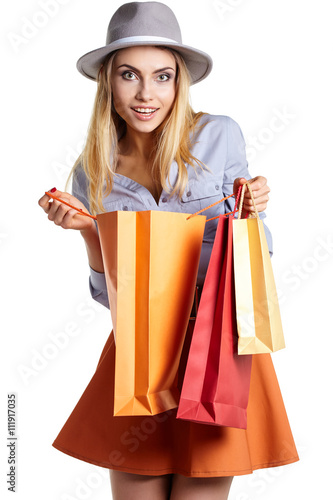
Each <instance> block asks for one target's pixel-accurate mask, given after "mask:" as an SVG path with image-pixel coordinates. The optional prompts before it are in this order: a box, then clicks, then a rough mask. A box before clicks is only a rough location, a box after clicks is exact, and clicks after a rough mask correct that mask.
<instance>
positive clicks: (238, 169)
mask: <svg viewBox="0 0 333 500" xmlns="http://www.w3.org/2000/svg"><path fill="white" fill-rule="evenodd" d="M237 177H244V178H245V179H251V175H250V173H249V171H248V163H247V160H246V151H245V140H244V136H243V133H242V131H241V128H240V126H239V125H238V123H236V122H235V121H234V120H233V119H232V118H230V117H229V119H228V125H227V162H226V165H225V171H224V178H223V186H222V189H223V194H224V196H229V195H230V194H232V192H233V184H234V180H235V179H236V178H237ZM226 206H227V207H228V211H230V212H231V211H233V210H234V207H235V198H234V197H231V198H229V199H228V200H226ZM259 217H260V219H265V218H266V214H265V212H260V213H259ZM264 229H265V234H266V240H267V245H268V249H269V253H270V255H271V256H272V255H273V241H272V235H271V232H270V230H269V229H268V227H267V226H266V225H265V223H264Z"/></svg>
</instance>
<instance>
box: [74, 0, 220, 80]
mask: <svg viewBox="0 0 333 500" xmlns="http://www.w3.org/2000/svg"><path fill="white" fill-rule="evenodd" d="M137 45H153V46H159V45H160V46H163V47H169V48H170V49H174V50H175V51H177V52H179V53H180V54H181V55H182V57H183V59H184V61H185V63H186V66H187V69H188V71H189V73H190V76H191V83H192V84H193V83H197V82H199V81H200V80H203V79H204V78H206V76H208V75H209V73H210V72H211V69H212V66H213V61H212V59H211V57H210V56H209V55H208V54H206V53H205V52H202V51H201V50H198V49H194V48H192V47H189V46H187V45H183V43H182V36H181V32H180V27H179V24H178V21H177V19H176V17H175V15H174V13H173V12H172V10H171V9H170V8H169V7H168V6H167V5H165V4H163V3H160V2H131V3H125V4H124V5H122V6H121V7H119V9H118V10H116V12H115V13H114V15H113V16H112V18H111V21H110V23H109V26H108V31H107V35H106V45H105V46H104V47H100V48H99V49H96V50H92V51H91V52H88V53H87V54H85V55H84V56H82V57H80V59H79V60H78V61H77V64H76V67H77V69H78V70H79V71H80V73H82V75H84V76H86V77H87V78H90V79H91V80H95V81H96V80H97V76H98V72H99V70H100V67H101V65H102V64H103V62H104V60H105V58H106V56H107V55H109V54H110V53H111V52H114V51H115V50H119V49H124V48H127V47H133V46H137Z"/></svg>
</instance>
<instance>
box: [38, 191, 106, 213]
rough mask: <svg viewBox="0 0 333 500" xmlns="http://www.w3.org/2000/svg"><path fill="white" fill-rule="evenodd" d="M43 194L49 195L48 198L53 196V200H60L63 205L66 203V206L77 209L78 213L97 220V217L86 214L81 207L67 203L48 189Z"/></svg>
mask: <svg viewBox="0 0 333 500" xmlns="http://www.w3.org/2000/svg"><path fill="white" fill-rule="evenodd" d="M45 194H47V196H49V197H50V198H53V199H54V200H57V201H60V202H61V203H63V204H64V205H67V206H68V207H71V208H74V210H77V211H78V212H79V214H80V215H86V216H87V217H91V218H92V219H94V220H97V217H95V216H94V215H91V214H88V212H84V211H83V210H82V208H77V207H74V205H71V204H70V203H67V201H64V200H62V199H61V198H58V197H57V196H54V194H53V193H50V191H45Z"/></svg>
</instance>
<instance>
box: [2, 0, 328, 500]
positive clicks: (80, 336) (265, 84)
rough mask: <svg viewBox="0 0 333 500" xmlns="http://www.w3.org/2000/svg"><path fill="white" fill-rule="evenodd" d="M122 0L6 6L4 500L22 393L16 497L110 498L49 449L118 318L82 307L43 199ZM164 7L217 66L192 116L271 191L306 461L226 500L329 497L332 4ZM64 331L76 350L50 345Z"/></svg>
mask: <svg viewBox="0 0 333 500" xmlns="http://www.w3.org/2000/svg"><path fill="white" fill-rule="evenodd" d="M47 3H48V5H49V9H50V5H51V4H53V11H52V15H51V13H50V10H49V14H45V12H46V7H45V5H46V4H47ZM121 3H122V2H119V1H107V0H94V1H88V0H81V1H79V0H67V1H65V0H62V1H61V2H60V0H59V1H58V0H53V1H52V2H51V1H50V2H47V1H46V0H45V1H44V2H43V0H29V1H27V0H25V1H23V0H20V1H19V0H17V1H15V2H6V3H5V4H2V7H1V9H2V11H3V12H1V20H2V21H1V23H2V54H1V72H2V78H1V88H2V91H1V110H2V112H1V115H2V133H1V136H2V139H3V143H2V148H1V161H2V166H1V172H2V173H1V179H2V182H1V187H0V189H1V193H0V200H1V222H0V255H1V280H2V286H1V306H2V313H1V320H2V327H1V333H2V339H4V341H5V349H1V369H2V370H3V372H2V376H1V387H2V390H1V397H0V399H1V412H0V430H1V442H0V450H1V452H0V457H1V478H0V484H1V495H2V498H4V497H3V493H2V492H4V493H5V495H6V498H7V495H8V498H12V496H10V493H9V492H7V490H6V488H7V485H6V473H7V472H8V464H7V448H6V443H7V442H6V430H7V420H6V403H7V392H13V391H14V392H16V393H17V398H18V407H17V413H18V427H17V434H18V448H17V453H18V481H17V493H16V496H15V498H17V499H22V500H23V499H27V498H34V500H45V499H48V500H73V499H79V498H87V499H93V500H97V499H102V498H103V499H104V498H111V493H110V487H109V480H108V477H107V474H106V471H105V470H104V469H101V468H98V467H94V466H92V465H90V464H87V463H84V462H81V461H79V460H76V459H73V458H71V457H68V456H66V455H64V454H62V453H60V452H59V451H57V450H55V449H54V448H52V446H51V443H52V442H53V440H54V438H55V437H56V435H57V433H58V432H59V430H60V428H61V427H62V425H63V423H64V422H65V420H66V419H67V417H68V416H69V414H70V412H71V410H72V409H73V407H74V405H75V404H76V402H77V400H78V399H79V397H80V395H81V394H82V392H83V390H84V389H85V387H86V385H87V384H88V382H89V380H90V378H91V376H92V374H93V372H94V370H95V366H96V363H97V361H98V357H99V354H100V352H101V350H102V348H103V345H104V342H105V341H106V338H107V336H108V334H109V331H110V328H111V319H110V316H109V311H107V310H103V308H101V307H100V308H98V307H96V305H95V303H94V302H93V301H92V299H91V298H90V296H89V290H88V265H87V258H86V254H85V250H84V245H83V243H82V241H81V240H80V235H79V234H77V233H74V232H73V233H71V232H68V231H64V230H62V229H60V228H58V227H56V226H54V225H53V224H52V223H50V222H49V221H48V220H47V218H46V216H45V214H44V212H43V211H42V210H41V209H40V208H39V207H38V205H37V200H38V199H39V198H40V196H41V195H42V194H43V192H44V191H45V190H48V189H51V188H52V187H54V186H56V187H57V188H58V189H61V190H63V189H64V184H65V180H66V177H67V174H68V172H69V169H70V167H71V166H72V164H73V162H74V161H75V159H76V157H77V156H78V154H79V153H80V148H81V146H82V141H83V139H84V135H85V131H86V128H87V125H88V121H89V118H90V114H91V110H92V104H93V98H94V94H95V90H96V84H95V83H94V82H92V81H90V80H87V79H85V78H84V77H82V76H81V75H80V74H79V73H78V71H77V70H76V67H75V64H76V60H77V59H78V58H79V57H80V56H81V55H83V54H84V53H85V52H88V51H89V50H92V49H94V48H97V47H99V46H102V45H104V40H105V34H106V28H107V25H108V22H109V19H110V17H111V15H112V13H113V12H114V11H115V9H116V8H117V7H118V6H119V5H120V4H121ZM165 3H167V4H168V5H169V6H170V7H172V8H173V10H174V12H175V13H176V15H177V17H178V19H179V22H180V25H181V27H182V32H183V41H184V43H186V44H188V45H192V46H195V47H198V48H201V49H202V50H204V51H206V52H208V53H209V54H210V55H211V56H212V58H213V60H214V69H213V72H212V73H211V75H210V76H209V78H207V79H206V80H205V81H204V82H201V83H200V84H198V85H196V86H194V87H193V89H192V104H193V107H194V109H195V110H196V111H199V110H203V111H207V112H210V113H213V114H226V115H230V116H231V117H232V118H234V119H235V120H236V121H237V122H238V123H239V124H240V126H241V128H242V130H243V133H244V136H245V139H246V141H247V144H248V148H249V149H248V153H249V155H248V157H249V168H250V172H251V174H252V176H255V175H258V174H261V175H264V176H266V177H267V178H268V181H269V186H270V187H271V200H270V202H269V208H268V210H267V216H268V217H267V219H266V220H267V224H268V226H269V227H270V229H271V231H272V233H273V238H274V256H273V266H274V272H275V277H276V281H277V286H278V288H279V290H280V298H281V312H282V318H283V324H284V330H285V337H286V342H287V349H285V350H283V351H280V352H278V353H275V354H274V355H273V360H274V364H275V367H276V370H277V374H278V378H279V382H280V386H281V389H282V393H283V396H284V401H285V404H286V407H287V411H288V415H289V419H290V423H291V427H292V430H293V433H294V437H295V441H296V444H297V447H298V450H299V454H300V457H301V461H300V462H298V463H297V464H293V465H289V466H287V467H283V468H280V469H270V470H266V471H257V472H255V473H254V474H253V475H252V476H244V477H240V478H237V479H235V481H234V484H233V486H232V490H231V494H230V499H231V500H257V499H258V500H261V499H265V500H274V499H281V498H285V499H287V500H291V499H293V498H295V497H297V498H331V497H332V486H331V464H332V460H331V449H332V445H333V442H332V430H331V429H332V424H331V419H332V415H331V407H332V405H331V403H330V399H331V397H332V389H331V381H332V373H331V364H332V363H331V360H332V356H331V352H332V333H333V332H332V321H331V310H332V285H331V283H332V267H333V245H332V243H333V229H332V222H331V217H330V216H331V210H330V208H331V196H332V194H331V193H332V181H333V176H332V147H331V144H332V132H333V130H332V111H333V109H332V108H333V104H332V88H333V81H332V71H331V66H332V48H333V46H332V41H333V37H332V25H331V14H330V12H331V9H330V8H331V2H330V1H329V0H326V1H325V0H317V1H316V2H314V1H313V0H312V1H310V0H278V1H277V0H270V1H267V0H266V1H264V0H224V1H219V2H216V1H213V0H205V1H203V0H202V1H199V0H165ZM43 4H44V7H43ZM4 5H5V7H4ZM41 13H42V14H41ZM31 23H32V24H31ZM281 114H282V115H283V116H284V118H283V119H281V118H280V119H279V120H277V119H276V118H274V117H276V116H281ZM277 126H278V130H277ZM60 332H61V333H62V334H63V335H62V336H61V338H62V339H63V342H64V343H65V342H67V344H66V345H63V346H62V348H60V347H58V348H57V347H56V345H55V341H54V338H55V335H56V334H58V333H60ZM58 338H60V337H59V336H58ZM51 356H52V358H51ZM33 367H34V368H33ZM12 495H13V494H12Z"/></svg>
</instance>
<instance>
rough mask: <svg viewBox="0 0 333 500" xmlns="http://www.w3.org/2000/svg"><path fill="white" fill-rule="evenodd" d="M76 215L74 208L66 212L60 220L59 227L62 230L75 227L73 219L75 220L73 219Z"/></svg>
mask: <svg viewBox="0 0 333 500" xmlns="http://www.w3.org/2000/svg"><path fill="white" fill-rule="evenodd" d="M77 214H78V213H77V211H76V210H75V209H74V208H71V209H69V210H67V212H66V213H65V215H64V217H63V218H62V224H61V227H63V228H64V229H72V228H73V227H75V222H74V218H77V217H75V216H77Z"/></svg>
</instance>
